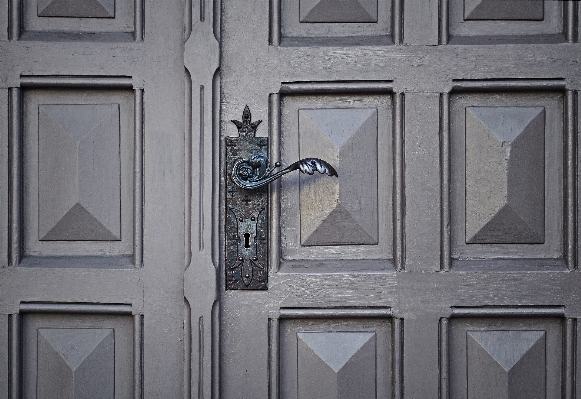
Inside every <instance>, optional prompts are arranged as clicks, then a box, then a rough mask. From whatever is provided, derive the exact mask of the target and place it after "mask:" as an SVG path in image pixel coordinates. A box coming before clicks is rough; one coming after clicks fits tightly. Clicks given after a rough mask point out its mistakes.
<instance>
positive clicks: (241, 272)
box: [225, 105, 339, 290]
mask: <svg viewBox="0 0 581 399" xmlns="http://www.w3.org/2000/svg"><path fill="white" fill-rule="evenodd" d="M231 122H232V123H234V124H235V125H236V127H237V128H238V136H234V137H226V171H227V174H228V177H229V178H226V223H225V228H226V231H225V236H226V240H225V241H226V257H225V259H226V268H225V269H226V270H225V273H226V289H243V290H266V289H267V283H268V222H269V221H268V214H269V213H268V189H267V185H268V184H269V183H271V182H273V181H274V180H276V179H278V178H280V177H281V176H283V175H285V174H287V173H290V172H292V171H294V170H298V171H300V172H302V173H305V174H308V175H312V174H314V173H315V172H319V173H322V174H327V175H329V176H336V177H339V175H338V173H337V171H336V170H335V168H334V167H333V166H332V165H331V164H329V163H328V162H326V161H324V160H322V159H319V158H304V159H301V160H299V161H296V162H294V163H292V164H290V165H289V166H287V167H285V168H283V169H281V170H279V171H278V172H275V169H277V168H280V167H281V163H280V162H276V163H275V164H274V166H270V165H269V160H268V152H267V151H268V137H256V135H255V134H256V129H257V128H258V126H259V125H260V123H261V122H262V121H261V120H258V121H255V122H252V116H251V113H250V109H249V108H248V105H247V106H246V107H245V108H244V111H243V112H242V121H238V120H232V121H231Z"/></svg>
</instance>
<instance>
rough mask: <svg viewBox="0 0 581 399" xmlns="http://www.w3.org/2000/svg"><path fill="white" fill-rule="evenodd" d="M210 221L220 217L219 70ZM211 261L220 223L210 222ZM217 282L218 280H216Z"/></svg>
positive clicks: (217, 75) (215, 84)
mask: <svg viewBox="0 0 581 399" xmlns="http://www.w3.org/2000/svg"><path fill="white" fill-rule="evenodd" d="M212 118H213V119H212V131H211V133H212V202H211V206H212V215H211V216H212V221H216V220H219V218H220V208H221V207H220V171H221V170H222V167H221V162H222V159H221V158H220V156H221V153H220V70H219V69H218V70H216V72H215V73H214V76H213V78H212ZM211 225H212V262H213V264H214V267H216V268H218V265H219V264H220V261H219V259H220V223H215V222H214V223H212V224H211ZM218 284H219V280H218Z"/></svg>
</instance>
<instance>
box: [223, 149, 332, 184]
mask: <svg viewBox="0 0 581 399" xmlns="http://www.w3.org/2000/svg"><path fill="white" fill-rule="evenodd" d="M280 166H281V164H280V162H276V163H275V164H274V167H269V166H268V157H267V156H266V155H264V154H254V155H252V156H251V157H250V159H239V160H238V161H236V163H234V166H233V168H232V174H231V177H232V181H233V182H234V184H236V185H237V186H238V187H240V188H244V189H249V190H252V189H256V188H259V187H262V186H265V185H267V184H268V183H270V182H272V181H274V180H276V179H278V178H279V177H281V176H283V175H285V174H287V173H289V172H292V171H293V170H299V171H301V172H302V173H306V174H308V175H312V174H313V173H315V172H319V173H323V174H327V175H329V176H337V177H339V175H338V174H337V171H336V170H335V168H333V166H331V165H330V164H329V163H328V162H326V161H323V160H322V159H319V158H304V159H301V160H299V161H297V162H294V163H292V164H291V165H289V166H287V167H286V168H284V169H281V170H279V171H278V172H276V173H273V172H274V170H275V169H276V168H279V167H280Z"/></svg>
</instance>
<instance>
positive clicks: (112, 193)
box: [23, 90, 135, 258]
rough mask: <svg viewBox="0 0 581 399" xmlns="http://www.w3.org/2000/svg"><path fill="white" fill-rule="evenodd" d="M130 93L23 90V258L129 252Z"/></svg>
mask: <svg viewBox="0 0 581 399" xmlns="http://www.w3.org/2000/svg"><path fill="white" fill-rule="evenodd" d="M133 97H134V95H133V92H132V91H114V90H86V91H85V90H83V91H79V90H29V91H25V93H24V110H23V111H24V137H23V138H24V151H23V164H24V176H23V180H24V181H23V186H24V209H23V211H24V218H23V220H24V229H25V234H24V257H25V258H26V257H27V256H28V257H43V256H72V255H78V256H101V255H108V256H110V255H131V253H132V251H133V239H134V235H133V224H132V221H133V189H132V187H133V180H134V179H133V157H134V148H133V143H134V135H135V129H134V126H133V125H134V122H133V116H134V111H133V108H134V104H133Z"/></svg>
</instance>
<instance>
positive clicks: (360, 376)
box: [279, 317, 399, 399]
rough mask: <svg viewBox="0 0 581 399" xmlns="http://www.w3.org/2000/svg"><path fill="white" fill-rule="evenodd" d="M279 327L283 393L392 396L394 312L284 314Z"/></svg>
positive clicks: (288, 395) (285, 395) (286, 395)
mask: <svg viewBox="0 0 581 399" xmlns="http://www.w3.org/2000/svg"><path fill="white" fill-rule="evenodd" d="M279 331H280V337H279V345H280V354H279V369H280V396H281V398H284V399H287V398H293V399H294V398H305V399H308V398H314V397H317V398H384V397H391V395H392V381H393V375H392V370H393V369H392V367H393V338H392V320H391V318H348V317H347V318H343V317H341V318H324V317H321V318H312V319H302V318H298V319H281V320H280V329H279ZM396 367H399V365H396Z"/></svg>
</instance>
